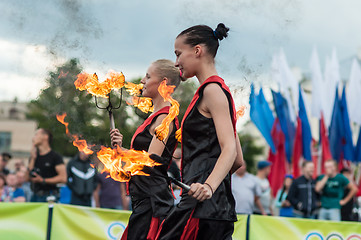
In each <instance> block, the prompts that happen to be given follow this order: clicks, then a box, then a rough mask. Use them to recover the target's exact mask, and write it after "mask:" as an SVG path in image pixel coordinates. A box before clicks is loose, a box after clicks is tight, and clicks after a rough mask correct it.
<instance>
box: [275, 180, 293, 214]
mask: <svg viewBox="0 0 361 240" xmlns="http://www.w3.org/2000/svg"><path fill="white" fill-rule="evenodd" d="M292 182H293V176H292V175H290V174H287V175H286V176H285V179H284V181H283V187H282V189H280V190H278V192H277V196H276V207H278V208H279V209H280V216H281V217H293V207H292V206H291V203H290V202H289V201H288V200H287V199H286V198H287V195H288V192H289V190H290V187H291V184H292Z"/></svg>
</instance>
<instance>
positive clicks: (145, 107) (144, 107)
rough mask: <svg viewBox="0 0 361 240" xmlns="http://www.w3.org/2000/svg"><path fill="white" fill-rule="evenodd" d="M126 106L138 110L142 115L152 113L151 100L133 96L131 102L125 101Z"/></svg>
mask: <svg viewBox="0 0 361 240" xmlns="http://www.w3.org/2000/svg"><path fill="white" fill-rule="evenodd" d="M127 104H129V105H133V106H134V107H137V108H139V110H140V111H142V112H144V113H148V112H153V110H154V107H153V102H152V99H151V98H147V97H136V96H133V97H132V101H131V102H128V101H127Z"/></svg>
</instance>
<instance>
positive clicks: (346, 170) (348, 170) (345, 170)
mask: <svg viewBox="0 0 361 240" xmlns="http://www.w3.org/2000/svg"><path fill="white" fill-rule="evenodd" d="M340 173H341V174H344V173H351V170H350V169H349V168H342V169H341V171H340Z"/></svg>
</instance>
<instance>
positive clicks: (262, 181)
mask: <svg viewBox="0 0 361 240" xmlns="http://www.w3.org/2000/svg"><path fill="white" fill-rule="evenodd" d="M271 164H272V163H271V162H268V161H259V162H258V164H257V175H256V177H257V180H258V183H259V185H260V186H261V195H260V199H259V201H260V202H261V204H262V207H263V209H264V212H262V210H261V209H259V207H257V205H258V204H256V205H255V208H254V210H253V213H254V214H263V215H264V214H267V215H270V216H271V215H273V208H272V201H273V199H272V190H271V186H270V183H269V181H268V175H269V173H270V171H271Z"/></svg>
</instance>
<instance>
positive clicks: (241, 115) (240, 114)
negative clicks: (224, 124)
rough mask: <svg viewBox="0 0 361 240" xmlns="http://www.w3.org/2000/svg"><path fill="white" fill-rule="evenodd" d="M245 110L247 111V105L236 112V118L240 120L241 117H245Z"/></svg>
mask: <svg viewBox="0 0 361 240" xmlns="http://www.w3.org/2000/svg"><path fill="white" fill-rule="evenodd" d="M245 110H246V106H245V105H242V106H240V107H239V108H238V110H237V112H236V118H237V119H239V118H240V117H243V115H244V112H245Z"/></svg>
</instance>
